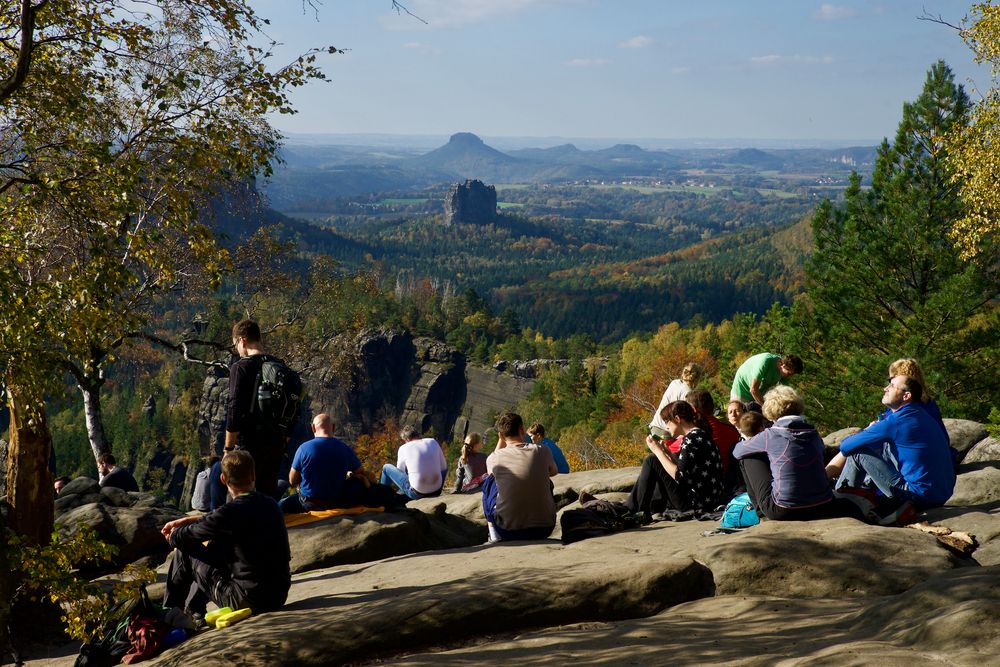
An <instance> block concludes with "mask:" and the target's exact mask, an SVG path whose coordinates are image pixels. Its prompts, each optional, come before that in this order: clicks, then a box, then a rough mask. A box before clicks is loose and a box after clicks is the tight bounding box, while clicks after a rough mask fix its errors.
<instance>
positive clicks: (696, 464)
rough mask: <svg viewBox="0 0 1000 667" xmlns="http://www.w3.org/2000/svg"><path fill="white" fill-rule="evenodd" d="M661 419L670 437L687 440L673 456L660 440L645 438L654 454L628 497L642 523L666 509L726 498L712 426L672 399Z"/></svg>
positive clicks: (699, 506)
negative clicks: (724, 496)
mask: <svg viewBox="0 0 1000 667" xmlns="http://www.w3.org/2000/svg"><path fill="white" fill-rule="evenodd" d="M662 418H663V422H664V424H665V425H666V431H667V433H668V435H670V437H672V438H678V437H679V438H683V439H682V440H681V445H680V449H679V450H678V451H677V453H676V454H674V453H673V452H671V451H670V449H669V448H668V447H667V446H666V445H665V444H664V443H663V441H662V440H661V439H659V438H657V437H655V436H653V435H648V436H646V446H647V447H648V448H649V451H650V452H652V453H651V454H650V455H648V456H647V457H646V458H645V460H643V462H642V468H640V470H639V477H638V479H636V481H635V485H634V486H633V487H632V491H631V493H629V497H628V500H626V501H625V505H626V506H627V507H628V508H629V510H630V511H632V512H635V513H637V514H640V515H641V521H642V522H643V523H648V522H649V521H650V518H651V515H652V514H656V513H661V512H664V511H665V510H678V511H682V512H683V511H688V510H698V511H712V510H714V509H715V508H716V507H717V506H718V505H719V504H720V503H721V502H722V500H723V497H722V496H723V483H724V480H723V476H722V459H721V457H720V456H719V448H718V447H716V446H715V442H714V441H713V440H712V432H711V427H710V426H709V425H708V424H707V423H705V421H704V420H703V419H702V417H701V416H700V415H699V414H698V413H697V412H696V411H695V409H694V408H693V407H691V404H690V403H687V402H685V401H674V402H673V403H668V404H667V405H666V407H664V408H663V410H662Z"/></svg>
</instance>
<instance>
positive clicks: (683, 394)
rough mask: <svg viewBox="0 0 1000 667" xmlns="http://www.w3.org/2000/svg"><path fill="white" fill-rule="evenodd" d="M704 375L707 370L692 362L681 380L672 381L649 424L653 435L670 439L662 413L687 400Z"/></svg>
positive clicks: (683, 372)
mask: <svg viewBox="0 0 1000 667" xmlns="http://www.w3.org/2000/svg"><path fill="white" fill-rule="evenodd" d="M704 374H705V370H704V369H703V368H702V367H701V366H700V365H699V364H696V363H694V362H691V363H689V364H687V365H686V366H684V369H683V370H682V371H681V376H680V378H678V379H675V380H672V381H671V382H670V384H669V385H667V390H666V391H664V392H663V398H661V399H660V404H659V405H658V406H657V407H656V411H655V412H654V413H653V419H652V420H651V421H650V422H649V432H650V433H651V434H652V435H654V436H656V437H658V438H661V439H668V438H669V437H670V436H669V435H668V434H667V424H666V422H665V421H663V417H661V416H660V413H661V412H663V408H665V407H667V405H668V404H670V403H673V402H674V401H684V400H687V395H688V392H690V391H692V390H693V389H694V388H695V387H697V386H698V383H699V382H701V378H702V376H703V375H704Z"/></svg>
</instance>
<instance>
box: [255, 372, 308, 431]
mask: <svg viewBox="0 0 1000 667" xmlns="http://www.w3.org/2000/svg"><path fill="white" fill-rule="evenodd" d="M260 361H261V364H260V370H259V371H257V382H256V389H255V391H254V393H253V405H251V406H250V414H251V415H253V416H254V418H255V420H256V421H257V423H258V424H259V425H260V426H261V427H264V428H268V429H271V430H275V431H278V432H280V433H281V434H283V435H288V434H289V433H290V432H291V430H292V429H293V428H294V427H295V423H296V422H297V421H298V419H299V405H300V404H301V403H302V378H300V377H299V374H298V373H296V372H295V371H293V370H292V369H291V368H289V367H288V366H286V365H285V362H283V361H282V360H281V359H278V358H277V357H272V356H271V355H269V354H262V355H260Z"/></svg>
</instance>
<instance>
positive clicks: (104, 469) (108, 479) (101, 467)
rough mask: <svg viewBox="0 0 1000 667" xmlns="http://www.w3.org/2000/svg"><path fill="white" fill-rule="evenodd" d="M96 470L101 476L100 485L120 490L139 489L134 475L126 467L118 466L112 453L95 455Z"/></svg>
mask: <svg viewBox="0 0 1000 667" xmlns="http://www.w3.org/2000/svg"><path fill="white" fill-rule="evenodd" d="M97 472H98V473H100V476H101V480H100V484H101V486H113V487H115V488H118V489H121V490H122V491H138V490H139V484H138V483H136V481H135V477H133V476H132V473H131V472H129V471H128V469H127V468H120V467H118V462H117V461H116V460H115V457H114V454H111V453H106V454H101V455H100V456H98V457H97Z"/></svg>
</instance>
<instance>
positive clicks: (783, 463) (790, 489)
mask: <svg viewBox="0 0 1000 667" xmlns="http://www.w3.org/2000/svg"><path fill="white" fill-rule="evenodd" d="M763 409H764V416H765V417H766V418H767V419H770V420H771V421H772V422H774V423H773V425H772V426H771V427H769V428H766V429H764V430H763V431H761V432H760V433H758V434H757V435H755V436H753V437H752V438H750V439H749V440H744V441H743V442H741V443H739V444H738V445H736V448H735V449H734V450H733V456H735V457H736V458H737V459H738V460H739V462H740V468H741V469H742V470H743V479H744V480H745V481H746V484H747V493H748V494H749V495H750V500H751V501H752V502H753V505H754V507H755V508H756V509H757V515H758V516H760V517H761V518H765V517H766V518H768V519H771V520H774V521H805V520H809V519H826V518H831V517H837V516H854V517H855V518H861V517H860V516H859V515H858V513H857V508H856V506H855V505H854V503H852V502H851V501H849V500H843V501H841V500H840V499H835V498H834V497H833V492H832V491H831V490H830V483H829V482H828V481H827V478H826V471H825V469H824V466H823V438H821V437H820V435H819V432H818V431H817V430H816V429H815V428H814V427H813V425H812V424H810V423H809V422H808V421H806V418H805V417H803V416H802V413H803V411H804V410H805V404H804V403H803V401H802V398H801V397H800V396H799V395H798V394H797V393H796V391H795V390H794V389H792V388H791V387H788V386H785V385H779V386H777V387H775V388H773V389H771V390H770V391H769V392H767V394H766V395H765V396H764V405H763ZM749 414H755V413H748V414H747V415H744V416H743V417H742V418H741V423H742V420H743V419H746V418H747V416H748V415H749ZM748 423H749V420H748Z"/></svg>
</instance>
